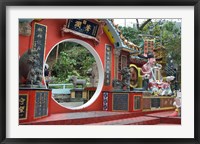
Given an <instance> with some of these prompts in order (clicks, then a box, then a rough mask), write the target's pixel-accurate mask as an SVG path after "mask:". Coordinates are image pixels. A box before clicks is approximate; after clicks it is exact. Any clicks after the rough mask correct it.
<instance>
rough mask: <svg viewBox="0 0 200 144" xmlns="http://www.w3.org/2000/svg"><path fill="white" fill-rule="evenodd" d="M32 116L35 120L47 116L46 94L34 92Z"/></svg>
mask: <svg viewBox="0 0 200 144" xmlns="http://www.w3.org/2000/svg"><path fill="white" fill-rule="evenodd" d="M34 115H35V118H38V117H43V116H47V115H48V92H45V91H44V92H36V94H35V114H34Z"/></svg>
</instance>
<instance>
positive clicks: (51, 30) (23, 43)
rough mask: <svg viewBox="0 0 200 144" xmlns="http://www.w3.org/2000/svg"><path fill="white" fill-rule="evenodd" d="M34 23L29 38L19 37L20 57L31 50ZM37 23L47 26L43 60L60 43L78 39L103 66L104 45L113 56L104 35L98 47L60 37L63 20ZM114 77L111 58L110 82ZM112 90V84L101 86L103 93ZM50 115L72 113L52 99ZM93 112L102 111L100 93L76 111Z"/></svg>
mask: <svg viewBox="0 0 200 144" xmlns="http://www.w3.org/2000/svg"><path fill="white" fill-rule="evenodd" d="M34 23H35V21H33V22H32V23H31V26H32V34H31V36H22V35H19V54H20V56H22V55H23V54H24V53H25V52H26V51H27V50H28V48H32V45H33V44H32V41H33V37H34ZM37 23H40V24H43V25H46V26H47V35H46V51H45V59H46V56H47V54H48V53H49V52H50V50H51V49H52V48H53V47H54V46H55V45H56V44H57V43H59V42H60V41H63V40H67V39H71V38H73V39H78V40H82V41H85V42H86V43H88V44H90V45H91V46H92V47H93V48H94V49H95V50H96V52H97V53H98V54H99V56H100V59H101V60H102V64H103V66H104V59H105V44H109V45H111V46H112V55H113V51H114V49H113V44H111V43H110V41H109V39H108V37H107V36H106V34H105V33H103V34H102V35H101V38H100V43H99V44H98V45H95V44H94V41H93V40H89V39H85V38H82V37H79V36H76V35H73V34H71V33H65V34H64V36H62V35H61V28H62V27H63V25H65V24H66V20H65V19H43V20H41V21H37ZM113 77H114V56H112V64H111V80H112V79H113ZM111 89H112V83H111V84H110V86H103V89H102V90H104V91H107V90H111ZM50 104H51V110H50V111H51V113H61V112H70V111H74V110H71V109H67V108H64V107H62V106H60V105H59V104H58V103H57V102H55V101H54V100H53V99H51V103H50ZM89 110H90V111H93V110H102V93H100V95H99V96H98V98H97V99H96V101H95V102H93V103H92V104H91V105H90V106H88V107H86V108H83V109H81V110H76V111H89Z"/></svg>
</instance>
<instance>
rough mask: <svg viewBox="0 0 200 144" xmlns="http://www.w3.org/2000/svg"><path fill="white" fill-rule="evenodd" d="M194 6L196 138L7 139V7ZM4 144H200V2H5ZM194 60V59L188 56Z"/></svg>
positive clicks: (0, 26) (1, 39)
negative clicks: (199, 86)
mask: <svg viewBox="0 0 200 144" xmlns="http://www.w3.org/2000/svg"><path fill="white" fill-rule="evenodd" d="M63 5H66V6H194V17H195V21H194V28H195V30H194V32H195V39H194V42H195V57H194V60H195V62H194V68H195V69H194V71H195V73H194V75H195V81H194V85H195V87H194V92H195V93H194V95H195V100H194V101H195V105H194V112H195V113H194V116H195V118H194V124H195V129H194V138H167V139H166V138H152V139H151V138H142V139H141V138H127V139H122V138H119V139H114V138H109V139H105V138H97V139H95V138H91V139H90V138H86V139H83V138H76V139H74V138H67V139H65V138H64V139H63V138H62V139H47V138H41V139H39V138H36V139H33V138H31V139H27V138H19V139H18V138H7V137H6V89H7V90H8V88H7V87H6V86H7V85H6V7H7V6H63ZM0 10H1V11H0V45H1V47H0V93H1V95H0V142H1V143H5V144H10V143H12V144H15V143H16V144H18V143H19V144H23V143H24V144H25V143H26V144H28V143H43V144H50V143H68V144H76V143H96V144H100V143H103V144H108V143H109V144H110V143H124V144H128V143H131V144H143V143H144V144H145V143H148V144H158V143H159V144H161V143H164V144H199V143H200V134H199V130H200V125H199V121H200V118H199V117H200V111H199V110H200V106H199V103H200V98H199V94H200V93H199V88H198V85H199V76H198V74H199V69H200V66H199V64H198V62H200V57H199V54H200V51H199V46H200V41H199V37H200V26H199V25H200V18H199V17H200V2H199V0H123V1H122V0H98V1H95V0H56V1H54V0H1V2H0ZM188 57H189V58H190V56H188Z"/></svg>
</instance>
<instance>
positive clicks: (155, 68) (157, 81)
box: [141, 52, 174, 95]
mask: <svg viewBox="0 0 200 144" xmlns="http://www.w3.org/2000/svg"><path fill="white" fill-rule="evenodd" d="M147 58H148V62H147V63H145V64H144V65H143V66H142V69H141V72H142V75H143V77H144V79H148V84H147V85H148V90H150V91H151V92H152V93H154V94H157V95H172V91H171V87H170V83H169V82H170V81H172V80H173V79H174V76H168V77H165V78H163V77H162V75H161V72H160V69H161V68H162V65H160V64H157V63H156V59H155V57H154V54H153V53H152V52H148V53H147ZM164 80H165V81H164Z"/></svg>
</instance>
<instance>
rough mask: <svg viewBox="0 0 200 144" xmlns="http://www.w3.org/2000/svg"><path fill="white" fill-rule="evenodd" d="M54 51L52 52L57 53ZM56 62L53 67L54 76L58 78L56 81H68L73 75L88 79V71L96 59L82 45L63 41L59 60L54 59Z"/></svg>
mask: <svg viewBox="0 0 200 144" xmlns="http://www.w3.org/2000/svg"><path fill="white" fill-rule="evenodd" d="M55 50H56V48H55ZM55 50H54V51H55ZM54 51H52V53H54V54H55V52H54ZM54 62H55V63H54V64H53V66H52V69H51V71H52V76H54V77H55V78H56V80H55V81H54V83H55V82H56V83H66V82H68V79H69V77H71V76H72V75H74V76H77V77H78V78H84V79H88V76H87V71H88V69H89V68H91V66H92V64H93V63H94V62H95V59H94V57H93V55H92V54H91V53H90V52H89V51H88V50H87V49H86V48H85V47H83V46H82V45H80V44H77V43H72V42H63V43H60V44H59V56H58V60H57V61H55V60H54Z"/></svg>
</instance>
